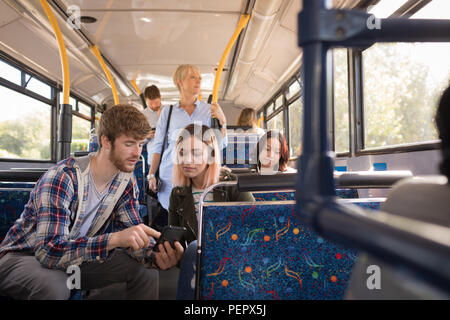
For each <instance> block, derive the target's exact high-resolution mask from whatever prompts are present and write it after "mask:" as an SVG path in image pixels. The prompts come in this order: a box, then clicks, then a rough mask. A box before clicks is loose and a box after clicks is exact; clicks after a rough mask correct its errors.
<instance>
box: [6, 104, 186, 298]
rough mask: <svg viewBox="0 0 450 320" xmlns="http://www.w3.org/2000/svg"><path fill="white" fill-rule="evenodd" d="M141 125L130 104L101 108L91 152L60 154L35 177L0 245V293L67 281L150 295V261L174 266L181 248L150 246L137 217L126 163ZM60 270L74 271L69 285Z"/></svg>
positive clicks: (57, 287) (59, 294) (35, 290)
mask: <svg viewBox="0 0 450 320" xmlns="http://www.w3.org/2000/svg"><path fill="white" fill-rule="evenodd" d="M149 132H150V126H149V124H148V122H147V119H146V118H145V116H144V115H143V114H142V113H141V112H139V110H137V109H136V108H134V107H132V106H126V105H117V106H114V107H111V108H108V109H107V110H106V111H105V112H104V113H103V115H102V117H101V120H100V126H99V128H98V135H99V142H100V149H99V151H98V152H96V153H91V154H89V155H87V156H84V157H80V158H73V157H69V158H68V159H65V160H62V161H61V162H59V163H58V164H56V165H55V166H53V167H52V168H50V169H49V170H48V171H47V172H46V173H45V174H44V175H43V176H42V177H41V178H40V180H39V181H38V182H37V184H36V186H35V188H34V189H33V191H32V192H31V195H30V200H29V202H28V203H27V205H26V206H25V209H24V211H23V212H22V214H21V216H20V218H19V219H18V220H16V222H15V223H14V225H13V226H12V227H11V229H10V230H9V232H8V234H7V235H6V237H5V239H4V240H3V242H2V243H1V245H0V294H1V295H6V296H8V297H11V298H13V299H68V298H69V296H70V289H72V285H74V286H75V288H76V289H88V290H90V289H99V288H104V287H107V286H110V285H112V284H116V283H126V298H127V299H157V298H158V289H159V288H158V273H157V271H156V270H154V268H158V267H159V268H161V269H168V268H170V267H172V266H174V265H176V264H177V263H178V261H179V260H180V258H181V256H182V254H183V248H182V246H181V244H180V243H178V242H176V243H175V249H172V247H171V245H170V244H169V243H168V242H166V243H165V244H164V246H165V248H163V247H162V245H160V246H159V249H160V252H159V253H154V252H153V251H152V249H153V246H154V243H155V241H154V238H158V237H159V236H160V234H159V232H157V231H155V230H153V229H151V228H149V227H147V226H146V225H144V224H142V221H141V218H140V216H139V202H138V194H139V189H138V187H137V183H136V179H135V177H134V175H133V170H134V167H135V164H136V162H137V161H138V159H139V157H140V153H141V151H142V146H143V144H144V143H145V137H146V136H147V135H148V133H149ZM152 268H153V270H152ZM66 270H67V272H68V273H69V274H72V275H73V276H74V277H75V278H74V283H69V284H70V285H69V284H68V282H69V281H68V280H70V279H68V273H66ZM77 270H78V273H76V271H77ZM71 277H72V276H71Z"/></svg>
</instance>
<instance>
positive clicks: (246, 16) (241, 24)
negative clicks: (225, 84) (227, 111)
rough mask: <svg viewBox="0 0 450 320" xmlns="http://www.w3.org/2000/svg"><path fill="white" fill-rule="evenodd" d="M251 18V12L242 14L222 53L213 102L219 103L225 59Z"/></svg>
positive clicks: (215, 81) (215, 80)
mask: <svg viewBox="0 0 450 320" xmlns="http://www.w3.org/2000/svg"><path fill="white" fill-rule="evenodd" d="M249 19H250V15H249V14H243V15H241V18H240V19H239V22H238V26H237V28H236V30H235V31H234V33H233V36H232V37H231V39H230V41H229V42H228V44H227V46H226V48H225V51H224V52H223V54H222V58H221V59H220V62H219V66H218V67H217V72H216V78H215V79H214V87H213V93H212V102H213V103H217V99H218V94H219V86H220V77H221V76H222V71H223V66H224V65H225V61H226V60H227V57H228V54H229V53H230V50H231V48H232V47H233V45H234V43H235V42H236V40H237V38H238V37H239V34H240V33H241V31H242V29H244V27H245V26H246V25H247V22H248V20H249Z"/></svg>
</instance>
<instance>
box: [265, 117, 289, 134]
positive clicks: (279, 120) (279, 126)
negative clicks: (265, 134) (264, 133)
mask: <svg viewBox="0 0 450 320" xmlns="http://www.w3.org/2000/svg"><path fill="white" fill-rule="evenodd" d="M267 129H268V130H271V129H276V130H279V131H281V133H283V134H285V132H284V111H281V112H280V113H278V114H277V115H276V116H274V117H273V118H272V119H270V120H268V121H267Z"/></svg>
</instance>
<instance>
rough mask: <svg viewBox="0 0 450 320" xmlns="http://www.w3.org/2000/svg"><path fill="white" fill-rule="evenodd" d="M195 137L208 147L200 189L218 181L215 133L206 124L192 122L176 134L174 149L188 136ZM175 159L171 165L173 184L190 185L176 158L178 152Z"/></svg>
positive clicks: (218, 157) (217, 148) (217, 152)
mask: <svg viewBox="0 0 450 320" xmlns="http://www.w3.org/2000/svg"><path fill="white" fill-rule="evenodd" d="M191 137H192V138H196V139H198V140H200V141H202V142H203V144H204V145H206V147H207V148H208V160H207V162H208V164H207V167H206V169H205V170H206V174H205V180H204V181H203V185H202V189H205V188H207V187H209V186H211V185H213V184H214V183H217V182H219V174H220V158H221V157H220V150H219V145H218V143H217V139H216V135H215V133H214V131H213V130H212V129H211V128H209V127H208V126H205V125H201V124H195V123H192V124H190V125H188V126H186V127H185V128H184V129H183V130H181V132H180V134H179V135H178V138H177V142H176V144H175V150H178V146H179V145H180V144H181V143H182V142H183V141H185V140H187V139H188V138H191ZM175 157H176V160H175V161H174V165H173V177H172V182H173V185H174V186H179V187H183V186H190V185H191V179H189V178H187V177H186V176H185V175H184V174H183V170H182V168H181V161H180V159H179V158H178V157H179V152H176V155H175Z"/></svg>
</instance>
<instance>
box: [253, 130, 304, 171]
mask: <svg viewBox="0 0 450 320" xmlns="http://www.w3.org/2000/svg"><path fill="white" fill-rule="evenodd" d="M257 150H258V171H259V172H260V173H261V174H274V173H277V172H285V173H291V172H297V170H295V169H293V168H290V167H288V161H289V150H288V147H287V143H286V138H285V137H284V135H283V134H282V133H281V132H279V131H276V130H270V131H267V132H266V134H265V135H263V136H262V137H261V138H260V139H259V141H258V145H257Z"/></svg>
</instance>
